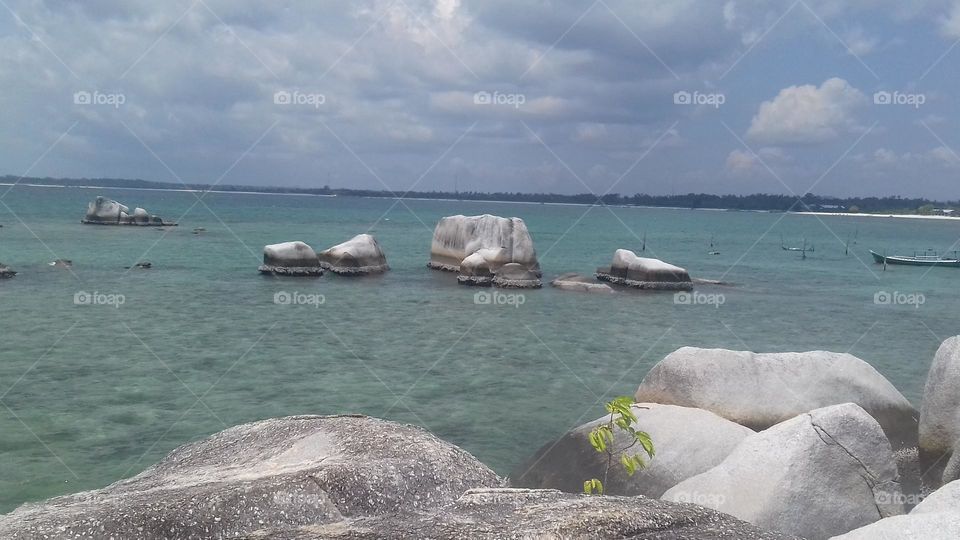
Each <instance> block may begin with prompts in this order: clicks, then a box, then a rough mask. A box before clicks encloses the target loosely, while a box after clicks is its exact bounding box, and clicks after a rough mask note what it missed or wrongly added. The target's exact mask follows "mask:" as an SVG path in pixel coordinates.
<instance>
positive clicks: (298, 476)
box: [0, 415, 503, 539]
mask: <svg viewBox="0 0 960 540" xmlns="http://www.w3.org/2000/svg"><path fill="white" fill-rule="evenodd" d="M502 485H503V481H502V480H501V479H500V478H499V477H497V475H496V474H494V472H493V471H491V470H490V469H489V468H488V467H487V466H485V465H484V464H482V463H480V462H479V461H477V459H476V458H474V457H473V456H472V455H470V454H469V453H467V452H465V451H463V450H461V449H460V448H457V447H456V446H454V445H452V444H450V443H447V442H445V441H442V440H440V439H438V438H437V437H435V436H433V435H432V434H430V433H429V432H427V431H425V430H423V429H421V428H419V427H415V426H409V425H404V424H397V423H394V422H388V421H385V420H379V419H376V418H370V417H365V416H349V415H344V416H292V417H287V418H277V419H271V420H263V421H260V422H254V423H251V424H243V425H240V426H236V427H232V428H230V429H227V430H225V431H222V432H220V433H217V434H215V435H212V436H210V437H208V438H206V439H204V440H201V441H199V442H194V443H190V444H186V445H184V446H181V447H179V448H177V449H176V450H174V451H173V452H171V453H170V454H169V455H168V456H167V457H165V458H164V459H162V460H161V461H160V462H159V463H157V464H156V465H154V466H152V467H150V468H148V469H147V470H145V471H144V472H142V473H140V474H138V475H137V476H135V477H133V478H129V479H126V480H121V481H119V482H116V483H114V484H111V485H109V486H107V487H105V488H103V489H98V490H94V491H87V492H83V493H77V494H74V495H66V496H63V497H57V498H54V499H51V500H49V501H45V502H41V503H35V504H26V505H23V506H21V507H20V508H18V509H16V510H14V511H13V512H11V513H10V514H7V515H4V516H0V538H138V539H161V538H233V537H237V536H242V535H245V534H248V533H250V532H252V531H255V530H258V529H264V528H271V527H275V528H277V529H290V528H293V527H297V526H303V525H320V524H325V523H341V522H343V521H344V520H349V519H356V518H360V517H365V516H378V515H383V514H396V513H401V512H428V511H431V510H433V509H436V508H439V507H442V506H445V505H449V504H451V503H454V502H455V501H457V499H458V498H459V497H460V496H461V495H462V494H463V493H464V492H465V491H467V490H468V489H471V488H482V487H501V486H502ZM388 532H389V531H384V533H385V534H387V533H388Z"/></svg>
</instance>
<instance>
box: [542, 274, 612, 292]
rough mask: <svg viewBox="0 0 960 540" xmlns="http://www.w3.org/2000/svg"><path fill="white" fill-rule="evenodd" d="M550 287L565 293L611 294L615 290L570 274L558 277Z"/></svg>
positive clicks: (586, 278) (603, 284) (604, 284)
mask: <svg viewBox="0 0 960 540" xmlns="http://www.w3.org/2000/svg"><path fill="white" fill-rule="evenodd" d="M550 285H553V286H554V287H556V288H558V289H561V290H564V291H581V292H592V293H604V294H609V293H612V292H613V289H612V288H611V287H610V286H609V285H607V284H606V283H597V282H596V281H595V280H593V279H591V278H588V277H586V276H581V275H580V274H576V273H570V274H563V275H560V276H557V278H556V279H554V280H553V281H551V282H550Z"/></svg>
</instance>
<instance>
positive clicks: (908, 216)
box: [788, 212, 960, 221]
mask: <svg viewBox="0 0 960 540" xmlns="http://www.w3.org/2000/svg"><path fill="white" fill-rule="evenodd" d="M788 213H789V214H797V215H800V216H843V217H871V218H897V219H940V220H947V221H950V220H958V219H960V216H931V215H921V214H883V213H878V214H864V213H851V212H788Z"/></svg>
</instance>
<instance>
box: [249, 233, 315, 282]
mask: <svg viewBox="0 0 960 540" xmlns="http://www.w3.org/2000/svg"><path fill="white" fill-rule="evenodd" d="M259 270H260V272H261V273H264V274H277V275H283V276H320V275H323V268H322V267H321V266H320V259H319V257H317V254H316V252H314V251H313V248H312V247H310V246H308V245H307V244H305V243H303V242H300V241H294V242H283V243H281V244H270V245H267V246H264V247H263V264H262V265H260V268H259Z"/></svg>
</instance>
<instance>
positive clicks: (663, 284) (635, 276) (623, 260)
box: [596, 249, 693, 291]
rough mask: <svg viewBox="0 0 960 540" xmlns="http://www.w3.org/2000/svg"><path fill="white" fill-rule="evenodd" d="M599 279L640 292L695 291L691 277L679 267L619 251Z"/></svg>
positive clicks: (601, 269)
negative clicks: (647, 290)
mask: <svg viewBox="0 0 960 540" xmlns="http://www.w3.org/2000/svg"><path fill="white" fill-rule="evenodd" d="M596 276H597V279H601V280H603V281H609V282H611V283H616V284H618V285H627V286H630V287H636V288H639V289H658V290H670V291H688V290H691V289H693V282H692V281H690V274H688V273H687V271H686V270H684V269H683V268H680V267H679V266H674V265H672V264H668V263H665V262H663V261H661V260H660V259H648V258H646V257H638V256H637V254H636V253H634V252H632V251H629V250H626V249H618V250H617V251H616V252H614V254H613V262H612V263H611V264H610V266H608V267H602V268H598V269H597V273H596Z"/></svg>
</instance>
